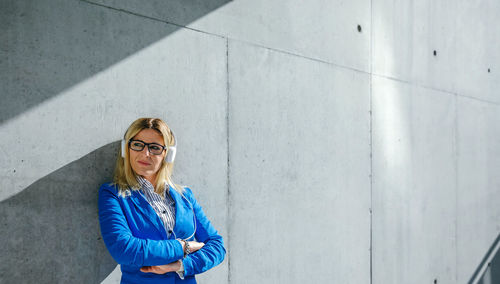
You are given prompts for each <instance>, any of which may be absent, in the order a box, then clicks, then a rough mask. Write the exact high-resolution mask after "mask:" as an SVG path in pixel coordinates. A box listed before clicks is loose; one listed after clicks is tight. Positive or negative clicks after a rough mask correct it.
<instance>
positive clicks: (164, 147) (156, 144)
mask: <svg viewBox="0 0 500 284" xmlns="http://www.w3.org/2000/svg"><path fill="white" fill-rule="evenodd" d="M132 141H137V142H141V143H142V144H144V146H143V147H142V149H141V150H134V149H132V147H130V144H131V143H132ZM127 144H128V148H129V149H130V150H132V151H136V152H142V151H143V150H144V148H146V147H148V151H149V153H150V154H151V155H161V154H162V153H163V151H165V149H167V146H163V145H161V144H158V143H154V142H153V143H146V142H144V141H142V140H139V139H130V140H128V143H127ZM149 145H155V146H159V147H161V148H162V149H161V152H160V153H158V154H155V153H153V152H151V148H150V147H149Z"/></svg>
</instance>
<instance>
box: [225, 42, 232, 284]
mask: <svg viewBox="0 0 500 284" xmlns="http://www.w3.org/2000/svg"><path fill="white" fill-rule="evenodd" d="M229 87H230V85H229V39H228V38H226V148H227V149H226V151H227V170H226V174H227V177H226V187H227V196H226V204H227V219H226V228H227V242H226V248H227V251H228V253H227V254H226V255H227V283H228V284H229V283H231V257H230V255H231V249H230V237H231V220H230V219H229V218H230V217H229V216H231V198H230V197H231V188H230V186H231V180H230V178H231V176H230V170H231V167H230V154H231V153H230V148H229V98H230V96H229Z"/></svg>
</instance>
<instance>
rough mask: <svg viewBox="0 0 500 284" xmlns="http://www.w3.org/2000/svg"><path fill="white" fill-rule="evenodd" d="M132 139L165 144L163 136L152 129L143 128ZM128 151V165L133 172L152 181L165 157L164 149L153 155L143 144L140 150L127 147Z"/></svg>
mask: <svg viewBox="0 0 500 284" xmlns="http://www.w3.org/2000/svg"><path fill="white" fill-rule="evenodd" d="M132 140H141V141H143V142H145V143H156V144H160V145H162V146H165V143H164V142H163V136H162V135H161V134H160V133H159V132H158V131H156V130H154V129H143V130H141V132H139V133H137V135H135V136H134V137H133V138H132ZM129 153H130V155H129V156H130V165H131V166H132V169H133V170H134V172H135V173H136V174H138V175H141V176H143V177H145V178H146V179H147V180H149V181H150V182H151V183H153V181H154V180H155V178H156V173H157V172H158V170H159V169H160V166H161V163H162V161H163V159H164V158H165V155H166V151H165V150H164V151H163V152H162V153H161V155H153V154H151V153H150V152H149V150H148V147H147V146H145V147H144V149H142V151H134V150H132V149H130V148H129ZM153 185H154V183H153Z"/></svg>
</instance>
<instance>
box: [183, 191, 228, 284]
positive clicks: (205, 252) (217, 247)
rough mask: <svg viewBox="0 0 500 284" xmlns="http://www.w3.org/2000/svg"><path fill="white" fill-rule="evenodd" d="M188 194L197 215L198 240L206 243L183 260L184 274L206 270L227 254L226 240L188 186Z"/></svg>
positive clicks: (219, 261) (196, 234) (196, 235)
mask: <svg viewBox="0 0 500 284" xmlns="http://www.w3.org/2000/svg"><path fill="white" fill-rule="evenodd" d="M186 193H187V194H186V196H187V198H189V201H190V202H191V204H192V205H193V209H194V213H195V216H196V233H195V237H196V240H197V241H199V242H203V243H205V245H204V246H203V247H202V248H201V249H199V250H197V251H196V252H194V253H191V254H188V255H187V256H186V257H185V258H184V259H183V261H182V263H183V266H184V276H190V275H194V274H198V273H202V272H205V271H207V270H209V269H210V268H212V267H214V266H216V265H218V264H220V263H221V262H222V261H223V260H224V257H225V255H226V249H225V248H224V242H223V240H222V236H220V235H219V234H218V233H217V231H216V230H215V228H214V227H213V226H212V224H211V223H210V221H209V220H208V219H207V217H206V216H205V213H204V212H203V210H202V208H201V206H200V205H199V204H198V202H197V201H196V199H195V198H194V197H193V193H192V192H191V189H190V188H187V187H186Z"/></svg>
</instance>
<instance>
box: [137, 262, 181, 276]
mask: <svg viewBox="0 0 500 284" xmlns="http://www.w3.org/2000/svg"><path fill="white" fill-rule="evenodd" d="M180 268H181V260H177V261H174V262H171V263H169V264H164V265H156V266H143V267H141V271H142V272H144V273H148V272H149V273H155V274H165V273H167V272H175V271H178V270H179V269H180Z"/></svg>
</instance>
